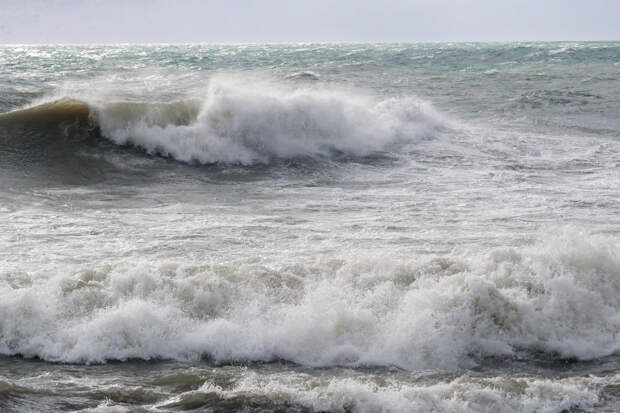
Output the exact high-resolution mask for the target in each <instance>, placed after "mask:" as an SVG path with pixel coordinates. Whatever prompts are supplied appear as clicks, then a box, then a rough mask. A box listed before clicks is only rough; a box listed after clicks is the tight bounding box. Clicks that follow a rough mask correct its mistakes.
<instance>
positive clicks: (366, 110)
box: [0, 77, 441, 165]
mask: <svg viewBox="0 0 620 413" xmlns="http://www.w3.org/2000/svg"><path fill="white" fill-rule="evenodd" d="M0 125H2V126H4V127H13V131H12V132H13V133H12V136H15V135H16V133H15V132H16V128H24V127H26V128H30V129H35V130H39V131H41V130H42V129H45V130H46V131H49V129H50V128H54V127H55V128H57V129H62V130H63V131H66V129H67V127H68V126H70V125H73V126H74V127H78V128H82V130H84V129H88V130H89V131H93V130H96V132H97V133H100V134H101V135H102V136H103V137H105V138H107V139H109V140H110V141H112V142H114V143H116V144H118V145H131V146H135V147H138V148H141V149H143V150H145V151H146V152H148V153H150V154H157V155H161V156H165V157H171V158H174V159H176V160H179V161H183V162H190V163H205V164H210V163H237V164H244V165H249V164H254V163H269V162H270V161H271V160H273V159H290V158H321V157H332V156H342V155H344V156H366V155H369V154H372V153H376V152H379V151H385V150H388V149H389V148H390V147H391V145H394V144H396V143H399V142H404V141H411V140H413V139H416V138H419V137H421V136H424V135H425V134H429V133H431V131H432V130H433V129H436V128H439V127H441V122H440V121H439V118H438V117H436V116H435V115H433V113H432V109H430V108H429V107H428V106H427V105H425V104H423V103H422V102H420V101H416V100H415V99H413V98H405V99H396V98H392V99H387V100H385V99H384V100H377V99H373V98H371V97H368V96H364V95H361V94H354V93H344V92H338V91H328V90H324V89H308V88H290V87H289V88H286V87H285V86H284V85H282V84H276V83H274V82H266V81H263V82H258V83H256V82H255V83H251V84H250V83H248V82H247V81H240V80H238V79H234V78H226V77H219V78H215V79H212V80H211V81H210V82H209V86H208V91H207V94H206V97H205V99H204V100H203V101H196V100H187V101H178V102H173V103H133V102H97V101H93V102H90V101H82V100H76V99H68V98H65V99H61V100H58V101H55V102H52V103H45V104H42V105H39V106H36V107H33V108H30V109H25V110H21V111H17V112H12V113H9V114H5V115H0ZM17 132H19V131H17ZM17 135H19V133H17ZM65 135H66V133H65Z"/></svg>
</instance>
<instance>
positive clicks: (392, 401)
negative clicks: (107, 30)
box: [0, 42, 620, 413]
mask: <svg viewBox="0 0 620 413" xmlns="http://www.w3.org/2000/svg"><path fill="white" fill-rule="evenodd" d="M0 113H2V114H0V411H2V412H56V411H88V412H115V413H119V412H176V411H186V410H190V411H191V410H195V411H212V412H220V411H239V410H242V411H245V412H268V411H276V412H288V411H293V412H548V413H550V412H572V413H575V412H617V411H620V43H614V42H607V43H580V42H570V43H566V42H565V43H492V44H482V43H462V44H451V43H440V44H282V45H260V44H255V45H92V46H19V45H14V46H0Z"/></svg>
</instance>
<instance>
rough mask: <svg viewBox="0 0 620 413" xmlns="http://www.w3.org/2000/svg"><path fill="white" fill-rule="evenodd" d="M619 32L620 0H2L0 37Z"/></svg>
mask: <svg viewBox="0 0 620 413" xmlns="http://www.w3.org/2000/svg"><path fill="white" fill-rule="evenodd" d="M619 39H620V0H392V1H390V0H375V1H371V0H340V1H337V0H305V1H296V0H288V1H287V0H0V43H119V42H120V43H182V42H196V43H197V42H206V43H222V42H223V43H229V42H310V41H317V42H325V41H352V42H373V41H376V42H392V41H393V42H423V41H504V40H619Z"/></svg>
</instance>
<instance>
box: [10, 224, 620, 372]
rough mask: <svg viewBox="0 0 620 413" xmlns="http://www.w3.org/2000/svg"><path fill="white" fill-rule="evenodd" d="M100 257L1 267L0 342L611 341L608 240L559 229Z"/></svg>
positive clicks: (394, 349) (245, 346)
mask: <svg viewBox="0 0 620 413" xmlns="http://www.w3.org/2000/svg"><path fill="white" fill-rule="evenodd" d="M108 262H109V263H108V264H107V265H103V264H100V265H95V266H93V265H92V264H91V265H88V264H87V265H79V264H75V265H71V266H66V265H63V266H62V267H60V268H55V267H53V266H51V267H48V268H39V269H37V270H36V272H31V271H25V272H21V273H17V274H16V273H13V274H11V273H4V274H3V277H2V284H0V320H2V322H1V324H0V326H1V331H2V333H3V335H2V341H0V352H2V353H4V354H23V355H26V356H29V357H32V356H38V357H41V358H43V359H45V360H52V361H65V362H101V361H104V360H109V359H120V360H124V359H128V358H142V359H151V358H172V359H181V360H182V359H196V358H199V357H201V356H208V357H212V358H214V359H215V360H217V361H222V362H224V361H231V360H272V359H274V358H281V359H285V360H289V361H294V362H296V363H300V364H302V365H307V366H333V365H346V366H359V365H380V366H390V365H394V366H398V367H401V368H405V369H410V370H414V369H427V368H435V369H437V368H439V369H455V368H459V367H466V366H470V365H472V364H474V363H475V360H476V358H477V357H486V356H504V355H514V354H515V352H518V351H519V350H529V351H542V352H546V353H558V354H559V355H560V356H562V357H576V358H579V359H590V358H597V357H602V356H605V355H609V354H613V353H614V352H617V351H619V350H620V345H619V343H620V337H619V336H618V334H619V331H620V316H619V314H620V301H618V296H619V294H620V246H619V245H618V243H617V242H616V241H615V240H614V239H612V238H608V237H604V236H591V235H587V234H584V233H581V232H577V231H574V230H573V231H568V232H566V233H563V234H560V235H556V236H552V237H546V238H545V239H543V240H542V241H541V242H539V243H537V244H535V245H533V246H531V247H524V248H519V249H496V250H493V251H488V252H484V253H481V254H480V255H476V256H464V257H463V256H461V257H459V256H446V257H438V258H435V259H416V258H412V259H411V261H403V260H402V259H391V258H390V257H389V256H381V257H375V258H366V259H359V258H355V257H353V256H347V255H346V254H345V255H338V254H337V255H336V256H334V257H333V258H327V257H324V258H322V259H320V260H319V261H317V262H314V263H305V262H299V263H297V264H295V265H290V266H280V267H278V266H276V267H268V266H261V265H251V264H239V265H236V264H234V263H229V264H224V265H216V264H210V263H208V262H190V263H182V264H174V263H169V262H166V261H165V260H164V261H161V262H150V263H147V262H145V261H142V260H140V259H139V258H136V257H133V258H131V259H119V260H115V261H112V262H110V261H109V260H108Z"/></svg>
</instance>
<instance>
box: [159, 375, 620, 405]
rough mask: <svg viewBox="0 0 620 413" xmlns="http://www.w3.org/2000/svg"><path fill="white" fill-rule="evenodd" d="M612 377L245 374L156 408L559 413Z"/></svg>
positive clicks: (592, 395) (587, 401)
mask: <svg viewBox="0 0 620 413" xmlns="http://www.w3.org/2000/svg"><path fill="white" fill-rule="evenodd" d="M618 380H619V378H618V376H616V377H615V378H614V377H610V378H607V379H600V378H595V377H590V378H570V379H560V380H547V379H533V378H521V377H514V378H513V377H506V378H476V377H469V376H461V377H458V378H456V379H454V380H449V381H446V382H440V383H435V384H423V383H419V384H418V383H415V384H414V383H406V382H401V381H398V380H395V379H391V378H388V379H386V378H384V377H375V376H361V377H355V378H353V377H351V378H325V377H313V376H310V375H306V374H287V373H285V374H271V375H259V374H256V373H249V374H246V375H245V376H244V377H243V378H242V379H241V380H239V381H237V382H236V383H235V384H234V385H233V386H232V388H222V387H220V386H217V385H214V384H213V383H210V382H207V383H205V384H204V385H203V386H202V387H201V388H200V389H198V390H195V391H191V392H187V393H183V394H181V395H179V396H175V397H173V398H171V399H169V400H167V401H165V402H163V403H161V404H160V405H159V407H164V408H165V407H171V406H175V407H179V406H184V405H186V404H187V405H190V403H193V405H194V406H196V405H197V404H199V401H200V400H204V403H205V405H206V404H207V403H208V402H209V401H212V400H213V396H212V395H216V396H217V397H219V398H221V399H224V400H225V399H232V398H235V397H244V398H245V399H250V400H251V399H252V398H256V399H257V400H260V399H261V397H263V398H268V399H269V400H274V401H276V402H279V403H281V404H282V403H284V402H286V403H291V404H296V405H302V406H304V407H307V408H311V409H313V410H315V411H330V412H345V411H350V412H360V413H361V412H428V411H441V412H476V413H478V412H498V411H502V412H520V413H522V412H547V413H551V412H562V411H567V410H570V409H574V408H580V409H591V408H593V407H594V406H596V404H597V403H598V402H599V393H600V389H601V387H602V385H604V384H605V383H609V382H612V383H613V382H618Z"/></svg>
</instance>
